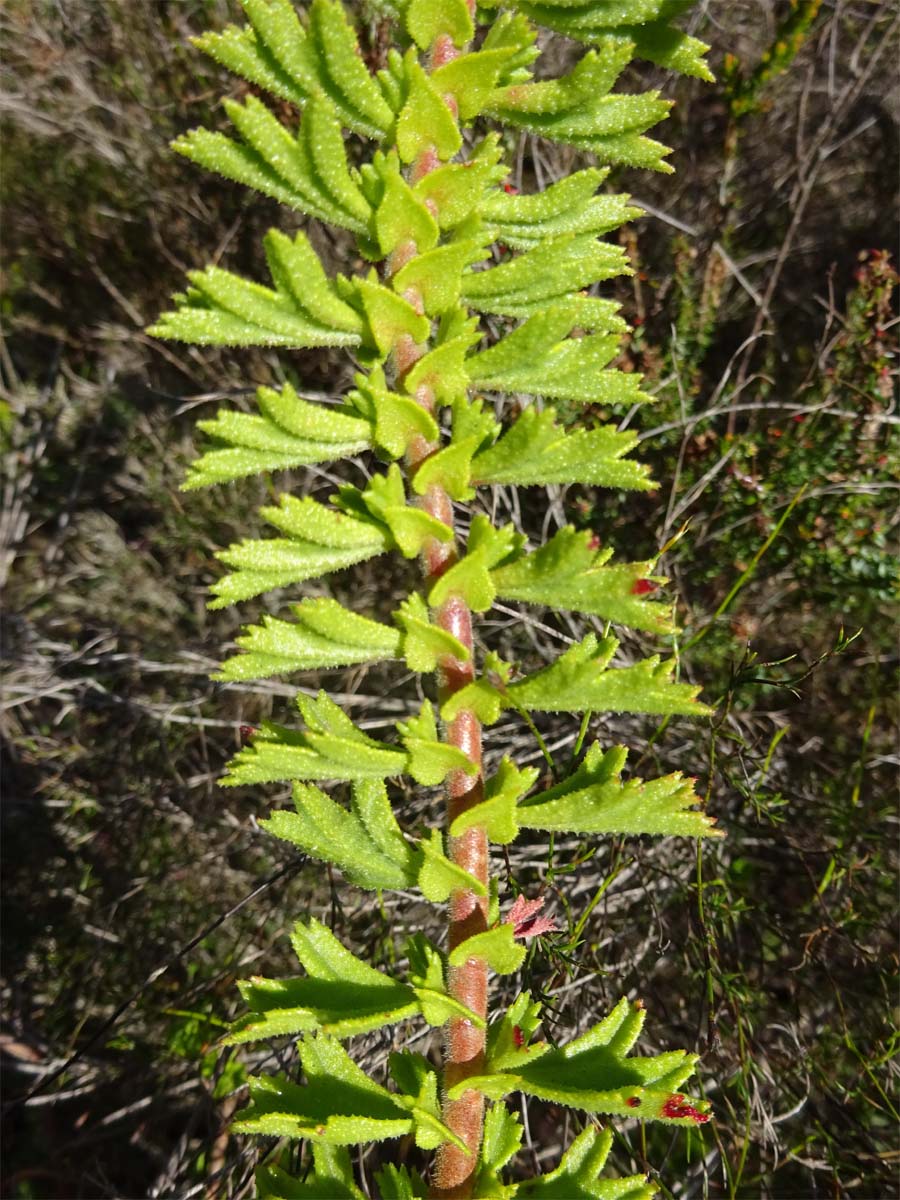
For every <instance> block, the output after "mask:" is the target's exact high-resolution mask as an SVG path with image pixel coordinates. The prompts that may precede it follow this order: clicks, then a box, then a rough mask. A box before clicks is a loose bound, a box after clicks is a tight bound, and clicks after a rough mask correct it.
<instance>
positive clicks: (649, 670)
mask: <svg viewBox="0 0 900 1200" xmlns="http://www.w3.org/2000/svg"><path fill="white" fill-rule="evenodd" d="M617 647H618V642H617V641H616V639H615V638H603V639H602V640H598V638H597V636H596V634H593V633H591V634H588V636H587V637H586V638H585V639H584V640H583V641H582V642H581V643H580V644H578V645H576V646H572V647H571V648H570V649H569V650H567V651H566V652H565V653H564V654H563V655H561V656H560V657H559V658H558V659H557V660H556V662H554V663H552V664H551V665H550V666H549V667H545V668H544V669H543V670H542V671H538V672H537V673H536V674H534V675H528V676H526V677H525V678H524V679H521V680H517V681H516V682H515V683H511V684H509V685H508V687H507V688H506V695H507V697H508V698H509V700H510V701H511V702H512V703H514V704H517V705H519V706H520V707H521V708H525V709H528V710H529V711H538V712H584V711H586V710H587V709H590V710H591V711H592V712H643V713H658V714H660V715H668V714H673V715H674V714H677V713H681V714H685V715H688V716H697V717H702V716H709V715H710V714H711V712H712V710H711V709H709V708H707V707H706V705H704V704H701V703H700V702H699V701H698V700H697V698H696V697H697V693H698V691H699V690H700V689H699V688H696V687H693V686H691V685H690V684H686V683H673V682H672V679H671V675H672V671H673V670H674V667H675V663H674V661H669V662H660V660H659V657H658V655H654V656H653V657H651V658H647V659H644V661H643V662H639V663H635V664H634V666H630V667H619V668H617V669H614V670H610V669H608V666H609V661H610V659H611V658H612V656H613V654H614V653H615V651H616V649H617Z"/></svg>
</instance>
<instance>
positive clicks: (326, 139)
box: [172, 94, 371, 234]
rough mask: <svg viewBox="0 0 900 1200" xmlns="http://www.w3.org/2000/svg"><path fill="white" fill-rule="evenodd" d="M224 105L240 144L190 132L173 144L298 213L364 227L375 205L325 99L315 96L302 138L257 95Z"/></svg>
mask: <svg viewBox="0 0 900 1200" xmlns="http://www.w3.org/2000/svg"><path fill="white" fill-rule="evenodd" d="M224 105H225V110H226V112H227V113H228V115H229V117H230V118H231V121H232V123H233V124H234V126H235V127H236V128H237V130H238V131H239V133H240V134H241V137H242V138H243V141H242V142H235V141H232V140H231V139H230V138H227V137H225V135H224V134H221V133H212V132H210V131H209V130H207V129H192V130H190V131H189V132H188V133H186V134H184V135H183V136H182V137H180V138H177V139H176V140H175V141H174V142H173V143H172V147H173V149H174V150H176V151H177V152H178V153H179V154H183V155H184V156H185V158H189V159H191V161H192V162H195V163H197V164H198V165H200V166H203V167H208V168H209V169H210V170H213V171H217V172H218V173H219V174H220V175H224V176H225V177H226V178H228V179H234V180H235V181H236V182H238V183H243V184H246V185H247V186H248V187H252V188H255V189H256V190H257V191H260V192H262V193H264V194H265V195H267V196H273V197H274V198H275V199H276V200H279V201H281V203H282V204H286V205H288V206H289V207H290V208H293V209H296V210H297V211H298V212H302V213H307V214H308V215H309V216H311V217H316V218H317V219H318V220H320V221H330V222H331V223H333V224H335V225H340V226H341V227H343V228H344V229H349V230H350V231H351V232H353V233H357V234H363V233H365V232H366V229H367V227H368V223H369V220H370V218H371V210H370V208H369V205H368V203H367V201H366V199H365V197H364V196H363V194H362V192H361V191H360V189H359V187H358V185H357V184H356V182H355V181H354V179H353V177H352V176H351V174H350V171H349V168H348V166H347V155H346V150H345V148H344V139H343V137H342V135H341V127H340V122H339V120H338V118H337V114H336V113H335V110H334V108H333V106H332V105H331V103H330V101H328V100H327V99H326V97H325V96H323V95H321V94H319V95H317V96H315V97H314V98H313V99H312V100H310V102H309V104H308V105H307V107H306V112H305V114H304V118H303V122H302V124H301V127H300V132H299V133H298V135H297V137H296V138H295V137H293V136H292V135H291V134H290V133H289V132H288V130H287V129H285V127H284V126H283V125H282V123H281V122H280V121H279V120H278V119H277V118H276V117H275V116H273V114H272V113H271V112H270V111H269V110H268V109H267V108H266V106H265V105H264V104H262V103H261V102H260V101H259V100H257V99H256V98H255V97H254V96H248V97H247V100H246V101H245V103H244V104H243V105H241V104H237V103H236V102H235V101H233V100H229V99H227V98H226V99H225V101H224Z"/></svg>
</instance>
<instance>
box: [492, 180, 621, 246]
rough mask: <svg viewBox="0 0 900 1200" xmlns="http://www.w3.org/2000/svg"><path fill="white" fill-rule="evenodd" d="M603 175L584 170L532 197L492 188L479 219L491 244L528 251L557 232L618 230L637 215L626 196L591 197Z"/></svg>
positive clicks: (596, 232) (594, 232)
mask: <svg viewBox="0 0 900 1200" xmlns="http://www.w3.org/2000/svg"><path fill="white" fill-rule="evenodd" d="M607 173H608V172H607V171H605V170H603V171H601V170H596V169H588V170H585V171H576V172H575V173H574V174H573V175H569V176H567V177H566V178H565V179H561V180H560V181H559V182H558V183H554V184H551V185H550V187H548V188H546V189H545V190H544V191H543V192H536V193H534V194H533V195H521V196H518V195H511V194H509V193H507V192H505V191H503V190H500V189H497V190H494V191H493V192H491V193H490V194H489V195H488V196H486V197H485V199H484V200H483V201H482V203H481V206H480V209H479V215H480V216H481V219H482V221H483V222H484V224H485V226H486V227H487V228H488V229H489V230H490V232H491V234H492V236H493V238H494V240H495V241H499V242H503V243H504V244H505V245H507V246H511V247H512V248H513V249H516V250H530V249H531V248H532V247H534V246H538V245H540V244H541V242H543V241H544V239H545V238H550V237H555V236H558V235H559V234H562V233H569V234H593V235H595V236H597V235H599V234H603V233H608V232H609V231H610V230H611V229H617V228H618V227H619V226H620V225H624V224H625V223H626V222H627V221H631V220H634V219H635V218H636V217H639V216H640V215H641V209H639V208H635V207H633V206H631V205H629V203H628V199H629V198H628V196H625V195H602V196H598V195H595V193H596V191H597V188H598V187H599V186H600V184H601V183H602V182H603V180H604V179H605V178H606V175H607Z"/></svg>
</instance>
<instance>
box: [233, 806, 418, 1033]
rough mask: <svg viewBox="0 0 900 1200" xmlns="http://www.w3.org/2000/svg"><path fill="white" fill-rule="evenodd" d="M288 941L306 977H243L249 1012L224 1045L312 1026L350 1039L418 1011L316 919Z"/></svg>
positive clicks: (397, 986) (404, 989)
mask: <svg viewBox="0 0 900 1200" xmlns="http://www.w3.org/2000/svg"><path fill="white" fill-rule="evenodd" d="M313 790H314V789H313ZM291 944H292V945H293V947H294V952H295V953H296V955H297V958H298V960H299V962H300V965H301V966H302V967H303V968H304V970H305V971H306V973H307V975H306V977H301V978H295V979H263V978H260V977H259V976H256V977H254V978H253V979H249V980H243V981H241V982H240V983H239V984H238V986H239V987H240V990H241V995H242V997H243V999H244V1003H245V1004H246V1005H247V1007H248V1008H249V1009H250V1012H249V1013H248V1014H247V1015H245V1016H244V1017H242V1018H241V1019H240V1020H239V1021H238V1022H237V1024H236V1025H235V1026H234V1027H233V1028H232V1030H231V1032H230V1033H229V1035H228V1037H227V1038H226V1039H225V1043H226V1044H227V1045H235V1044H237V1043H242V1042H251V1041H260V1040H261V1039H263V1038H269V1037H280V1036H283V1035H285V1034H297V1033H307V1032H312V1031H316V1030H321V1031H322V1032H324V1033H329V1034H331V1035H332V1036H334V1037H339V1038H345V1037H352V1036H354V1035H355V1034H359V1033H369V1032H370V1031H371V1030H373V1029H381V1028H382V1027H383V1026H384V1025H395V1024H397V1022H398V1021H403V1020H406V1019H407V1018H408V1017H410V1016H413V1015H414V1014H415V1013H417V1012H418V1011H419V1004H418V1001H417V999H416V995H415V993H414V992H413V990H412V988H410V987H408V986H407V985H406V984H403V983H400V982H398V981H397V980H394V979H390V978H389V977H388V976H387V975H384V974H382V973H381V972H380V971H376V970H375V969H374V968H372V967H370V966H368V965H367V964H366V963H364V962H363V961H362V960H361V959H359V958H357V957H356V956H355V955H353V954H351V953H350V951H349V950H347V949H346V947H344V946H343V945H342V944H341V943H340V942H339V941H338V939H337V938H336V937H335V936H334V934H333V933H332V932H331V931H330V930H329V929H328V928H327V927H326V926H325V925H322V924H321V923H320V922H319V921H310V922H309V923H308V924H303V922H299V921H298V922H297V924H296V925H295V926H294V932H293V934H292V937H291Z"/></svg>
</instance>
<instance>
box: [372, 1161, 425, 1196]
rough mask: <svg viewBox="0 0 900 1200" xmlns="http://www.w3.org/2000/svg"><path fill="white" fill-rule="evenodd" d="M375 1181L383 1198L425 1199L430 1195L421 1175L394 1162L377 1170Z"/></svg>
mask: <svg viewBox="0 0 900 1200" xmlns="http://www.w3.org/2000/svg"><path fill="white" fill-rule="evenodd" d="M375 1182H376V1184H377V1185H378V1195H379V1196H380V1197H381V1200H425V1197H426V1196H427V1195H428V1188H427V1187H426V1186H425V1181H424V1180H423V1179H422V1178H421V1176H419V1175H417V1174H416V1173H415V1172H414V1171H413V1172H410V1170H409V1169H408V1168H407V1167H395V1166H394V1164H393V1163H388V1164H387V1166H385V1167H382V1168H381V1170H380V1171H376V1173H375Z"/></svg>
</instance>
